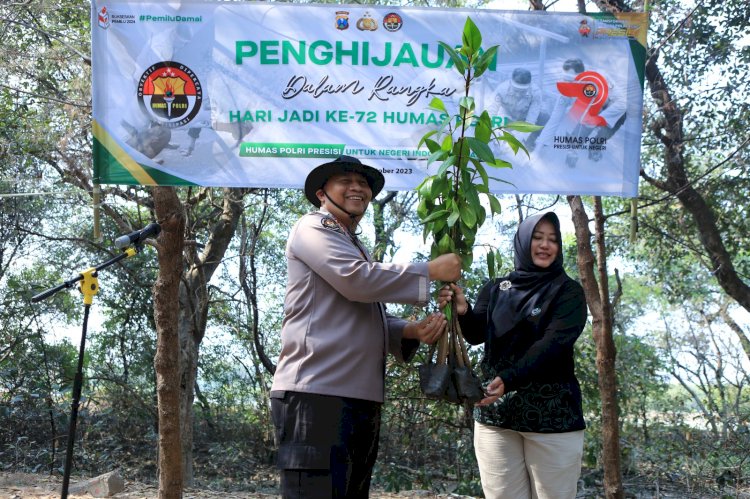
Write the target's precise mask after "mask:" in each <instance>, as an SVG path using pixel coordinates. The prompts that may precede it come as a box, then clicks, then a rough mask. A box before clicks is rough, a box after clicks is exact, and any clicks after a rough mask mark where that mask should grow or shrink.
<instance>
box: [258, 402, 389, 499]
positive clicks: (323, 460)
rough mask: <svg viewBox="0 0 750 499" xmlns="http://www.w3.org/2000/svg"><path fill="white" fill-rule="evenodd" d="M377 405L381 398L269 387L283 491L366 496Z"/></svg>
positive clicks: (306, 495)
mask: <svg viewBox="0 0 750 499" xmlns="http://www.w3.org/2000/svg"><path fill="white" fill-rule="evenodd" d="M380 410H381V404H380V403H378V402H372V401H369V400H359V399H352V398H345V397H333V396H328V395H318V394H314V393H302V392H273V393H272V394H271V414H272V417H273V424H274V429H275V431H276V443H277V445H278V447H279V454H278V460H277V467H278V468H279V470H280V471H281V495H282V497H284V498H326V499H327V498H331V497H335V498H357V497H367V496H368V493H369V490H370V479H371V477H372V469H373V466H374V465H375V459H376V458H377V455H378V437H379V435H380Z"/></svg>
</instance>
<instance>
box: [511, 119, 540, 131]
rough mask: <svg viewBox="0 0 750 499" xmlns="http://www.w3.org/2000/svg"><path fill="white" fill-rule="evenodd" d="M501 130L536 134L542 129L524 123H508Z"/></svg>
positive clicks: (538, 126)
mask: <svg viewBox="0 0 750 499" xmlns="http://www.w3.org/2000/svg"><path fill="white" fill-rule="evenodd" d="M503 128H508V129H510V130H513V131H516V132H536V131H537V130H541V129H542V128H544V127H543V126H541V125H535V124H533V123H527V122H526V121H510V122H508V123H506V124H505V126H504V127H503Z"/></svg>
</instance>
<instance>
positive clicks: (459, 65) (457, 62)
mask: <svg viewBox="0 0 750 499" xmlns="http://www.w3.org/2000/svg"><path fill="white" fill-rule="evenodd" d="M438 45H440V46H441V47H443V50H445V51H446V52H448V56H450V58H451V61H453V65H454V66H455V67H456V71H458V72H459V73H461V74H464V73H465V72H466V63H465V62H464V60H463V59H462V58H461V56H460V55H458V52H456V50H455V49H454V48H453V47H451V46H450V45H448V44H447V43H445V42H438Z"/></svg>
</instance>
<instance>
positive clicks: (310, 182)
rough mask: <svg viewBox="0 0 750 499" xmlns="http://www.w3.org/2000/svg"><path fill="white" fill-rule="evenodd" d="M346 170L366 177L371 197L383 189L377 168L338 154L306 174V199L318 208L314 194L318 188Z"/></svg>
mask: <svg viewBox="0 0 750 499" xmlns="http://www.w3.org/2000/svg"><path fill="white" fill-rule="evenodd" d="M348 172H354V173H359V174H361V175H362V176H364V177H365V178H366V179H367V184H368V185H369V186H370V189H371V190H372V197H373V198H374V197H375V196H377V195H378V194H379V193H380V191H381V190H383V184H385V177H383V174H382V173H380V171H379V170H377V169H375V168H373V167H372V166H367V165H365V164H363V163H362V162H361V161H360V160H358V159H357V158H354V157H352V156H339V157H338V158H336V159H334V160H333V161H331V162H329V163H324V164H322V165H320V166H317V167H315V168H314V169H313V170H312V171H311V172H310V173H308V174H307V178H306V179H305V196H306V197H307V200H308V201H310V202H311V203H312V204H313V205H314V206H315V207H317V208H320V200H319V199H318V196H316V195H315V193H316V192H318V189H321V188H322V187H323V185H325V183H326V182H327V181H328V179H329V178H331V176H332V175H334V174H336V173H348Z"/></svg>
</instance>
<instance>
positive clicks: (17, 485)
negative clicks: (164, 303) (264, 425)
mask: <svg viewBox="0 0 750 499" xmlns="http://www.w3.org/2000/svg"><path fill="white" fill-rule="evenodd" d="M78 481H79V479H76V478H75V477H73V478H71V480H70V486H71V487H72V486H73V485H74V484H75V483H76V482H78ZM61 490H62V478H61V477H50V476H49V475H42V474H31V473H0V499H27V498H33V499H58V498H59V497H60V492H61ZM449 496H450V497H454V498H455V497H458V496H456V495H449V494H441V495H438V494H435V493H432V492H429V491H424V490H421V491H419V490H412V491H408V492H401V493H398V494H392V493H386V492H382V491H372V494H370V497H373V498H401V499H403V498H428V499H429V498H433V497H449ZM68 497H71V498H74V497H75V498H90V497H93V496H91V495H89V494H85V495H72V494H69V495H68ZM111 497H113V498H116V499H156V498H157V497H158V490H157V487H156V485H149V484H144V483H139V482H135V481H129V480H125V490H124V491H122V492H120V493H118V494H115V495H113V496H111ZM182 497H183V499H219V498H221V499H250V498H253V499H255V498H266V499H267V498H271V497H277V495H276V494H259V493H249V492H225V491H213V490H207V489H186V490H185V491H184V492H183V495H182Z"/></svg>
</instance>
